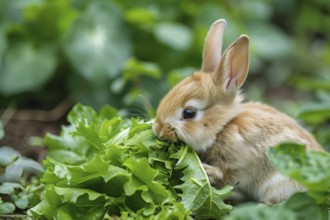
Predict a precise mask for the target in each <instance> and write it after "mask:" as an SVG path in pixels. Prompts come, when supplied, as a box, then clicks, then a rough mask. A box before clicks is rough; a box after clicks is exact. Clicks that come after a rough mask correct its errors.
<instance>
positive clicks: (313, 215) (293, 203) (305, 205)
mask: <svg viewBox="0 0 330 220" xmlns="http://www.w3.org/2000/svg"><path fill="white" fill-rule="evenodd" d="M284 207H285V208H286V209H290V210H292V211H294V212H295V213H296V215H297V217H298V219H299V220H309V219H313V220H328V219H329V217H330V216H329V214H330V213H329V212H328V211H327V208H325V207H323V206H319V205H318V204H317V203H316V201H315V200H314V199H312V198H311V197H309V196H308V195H307V194H306V193H297V194H294V195H293V196H292V197H291V198H289V200H288V201H287V202H285V204H284Z"/></svg>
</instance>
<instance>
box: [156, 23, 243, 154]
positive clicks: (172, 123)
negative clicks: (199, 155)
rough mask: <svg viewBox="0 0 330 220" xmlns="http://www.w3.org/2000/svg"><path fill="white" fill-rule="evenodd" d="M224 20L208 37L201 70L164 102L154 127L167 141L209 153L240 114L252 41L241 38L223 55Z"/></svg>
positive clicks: (178, 87)
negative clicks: (180, 142) (217, 136)
mask: <svg viewBox="0 0 330 220" xmlns="http://www.w3.org/2000/svg"><path fill="white" fill-rule="evenodd" d="M225 26H226V22H225V20H223V19H221V20H218V21H216V22H214V23H213V24H212V26H211V27H210V30H209V31H208V34H207V36H206V40H205V45H204V51H203V62H202V67H201V70H200V71H198V72H195V73H192V75H190V76H188V77H187V78H185V79H183V80H182V81H181V82H180V83H178V84H177V85H176V86H175V87H173V88H172V89H171V90H170V91H169V92H168V94H167V95H166V96H165V97H164V98H163V99H162V101H161V102H160V104H159V107H158V110H157V116H156V120H155V122H154V124H153V131H154V133H155V134H156V135H157V136H158V137H159V138H160V139H163V140H168V141H172V142H176V141H178V140H181V141H183V142H185V143H187V144H188V145H190V146H191V147H193V148H194V149H195V150H196V151H205V150H206V149H207V148H208V147H210V146H211V145H212V143H213V142H214V140H215V138H216V135H217V134H218V133H219V131H220V130H221V129H223V127H224V126H225V125H226V124H227V123H228V122H229V121H230V120H232V119H233V118H234V117H235V116H236V115H237V114H239V112H240V106H239V105H240V102H241V101H242V96H241V95H240V94H239V88H240V87H241V86H242V84H243V83H244V81H245V79H246V76H247V73H248V68H249V38H248V37H247V36H246V35H241V36H240V37H239V38H238V39H237V40H236V41H235V42H234V43H232V44H231V45H230V46H229V47H228V48H227V49H226V51H225V52H224V54H223V55H222V56H221V49H222V39H223V32H224V29H225Z"/></svg>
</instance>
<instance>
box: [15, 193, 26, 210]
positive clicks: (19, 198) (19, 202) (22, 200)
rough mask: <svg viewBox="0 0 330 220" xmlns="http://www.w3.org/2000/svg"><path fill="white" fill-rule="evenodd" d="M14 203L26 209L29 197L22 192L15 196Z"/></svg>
mask: <svg viewBox="0 0 330 220" xmlns="http://www.w3.org/2000/svg"><path fill="white" fill-rule="evenodd" d="M14 202H15V205H16V206H17V208H20V209H26V208H27V207H28V205H29V198H28V196H27V195H25V194H23V195H21V196H17V197H16V198H15V199H14Z"/></svg>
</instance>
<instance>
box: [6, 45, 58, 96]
mask: <svg viewBox="0 0 330 220" xmlns="http://www.w3.org/2000/svg"><path fill="white" fill-rule="evenodd" d="M56 59H57V58H56V51H55V49H54V48H53V47H52V46H48V45H42V46H39V47H35V46H33V45H32V43H30V42H24V43H17V44H14V45H10V46H9V48H8V50H7V53H6V55H5V57H4V61H3V64H2V71H1V73H0V93H2V94H3V95H7V96H8V95H14V94H18V93H21V92H27V91H32V90H36V89H38V88H40V87H41V86H43V85H44V84H45V83H46V82H48V80H49V79H50V78H51V77H52V75H53V73H54V70H55V67H56V62H57V60H56Z"/></svg>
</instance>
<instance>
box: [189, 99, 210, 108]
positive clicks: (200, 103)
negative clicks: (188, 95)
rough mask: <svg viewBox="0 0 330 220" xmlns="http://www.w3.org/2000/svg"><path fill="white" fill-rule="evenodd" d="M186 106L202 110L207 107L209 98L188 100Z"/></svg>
mask: <svg viewBox="0 0 330 220" xmlns="http://www.w3.org/2000/svg"><path fill="white" fill-rule="evenodd" d="M185 107H193V108H195V109H198V110H202V109H205V108H206V107H207V100H198V99H191V100H189V101H188V102H186V104H185Z"/></svg>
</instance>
